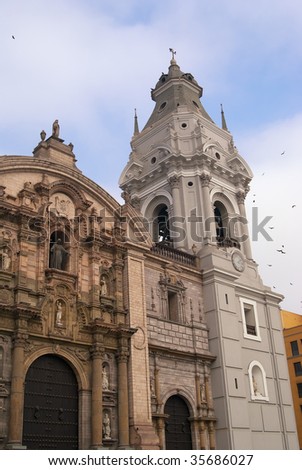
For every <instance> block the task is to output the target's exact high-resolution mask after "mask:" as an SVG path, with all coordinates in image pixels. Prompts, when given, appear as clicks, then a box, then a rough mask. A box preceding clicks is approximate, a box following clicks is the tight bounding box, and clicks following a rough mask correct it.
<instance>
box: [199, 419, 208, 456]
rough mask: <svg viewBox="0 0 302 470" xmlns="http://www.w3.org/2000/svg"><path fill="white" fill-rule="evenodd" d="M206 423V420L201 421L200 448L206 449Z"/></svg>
mask: <svg viewBox="0 0 302 470" xmlns="http://www.w3.org/2000/svg"><path fill="white" fill-rule="evenodd" d="M206 430H207V427H206V424H205V422H204V421H200V423H199V436H200V449H201V450H205V449H206V448H207V438H206Z"/></svg>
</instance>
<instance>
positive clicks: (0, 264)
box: [0, 247, 11, 271]
mask: <svg viewBox="0 0 302 470" xmlns="http://www.w3.org/2000/svg"><path fill="white" fill-rule="evenodd" d="M10 263H11V259H10V255H9V252H8V248H7V247H4V248H3V249H2V251H1V253H0V269H2V270H3V271H8V270H9V268H10Z"/></svg>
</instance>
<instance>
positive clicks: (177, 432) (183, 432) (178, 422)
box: [164, 395, 192, 450]
mask: <svg viewBox="0 0 302 470" xmlns="http://www.w3.org/2000/svg"><path fill="white" fill-rule="evenodd" d="M164 413H165V414H167V415H169V417H168V418H167V419H166V449H167V450H190V449H192V438H191V425H190V421H189V416H190V413H189V409H188V407H187V405H186V403H185V401H184V400H183V399H182V398H181V397H179V396H178V395H174V396H172V397H170V398H169V399H168V400H167V403H166V405H165V411H164Z"/></svg>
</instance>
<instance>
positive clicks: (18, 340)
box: [8, 331, 28, 449]
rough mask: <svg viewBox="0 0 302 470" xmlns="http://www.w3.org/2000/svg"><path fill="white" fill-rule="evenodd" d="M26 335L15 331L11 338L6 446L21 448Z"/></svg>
mask: <svg viewBox="0 0 302 470" xmlns="http://www.w3.org/2000/svg"><path fill="white" fill-rule="evenodd" d="M27 338H28V336H27V334H25V333H23V332H20V331H17V332H16V333H15V336H14V339H13V344H14V348H13V356H12V380H11V393H10V415H9V424H8V447H9V448H10V449H18V448H19V449H22V448H25V447H23V446H22V431H23V403H24V348H25V344H26V340H27Z"/></svg>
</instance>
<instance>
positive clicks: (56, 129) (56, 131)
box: [52, 119, 60, 137]
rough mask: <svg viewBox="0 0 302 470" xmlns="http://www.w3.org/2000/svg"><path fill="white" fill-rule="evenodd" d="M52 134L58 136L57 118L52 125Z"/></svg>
mask: <svg viewBox="0 0 302 470" xmlns="http://www.w3.org/2000/svg"><path fill="white" fill-rule="evenodd" d="M52 135H53V137H59V135H60V126H59V121H58V120H57V119H56V120H55V122H54V123H53V125H52Z"/></svg>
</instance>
